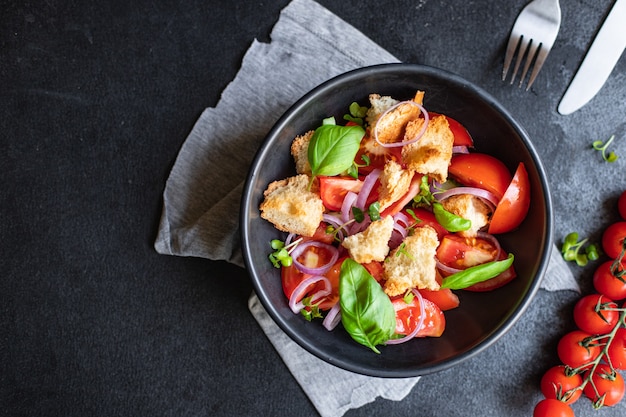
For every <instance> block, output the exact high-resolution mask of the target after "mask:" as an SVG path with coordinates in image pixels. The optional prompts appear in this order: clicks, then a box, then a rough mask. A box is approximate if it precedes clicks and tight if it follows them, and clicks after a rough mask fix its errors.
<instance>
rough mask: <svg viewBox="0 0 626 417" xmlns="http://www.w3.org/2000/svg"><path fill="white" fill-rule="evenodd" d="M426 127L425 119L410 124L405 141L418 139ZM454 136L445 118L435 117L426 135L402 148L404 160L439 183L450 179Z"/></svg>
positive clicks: (409, 165) (411, 167)
mask: <svg viewBox="0 0 626 417" xmlns="http://www.w3.org/2000/svg"><path fill="white" fill-rule="evenodd" d="M423 126H424V119H421V118H420V119H416V120H413V121H411V122H409V124H408V126H407V128H406V136H405V140H411V139H412V138H414V137H416V136H417V134H418V133H419V132H420V130H421V129H422V127H423ZM453 143H454V135H453V134H452V131H451V130H450V126H449V124H448V119H446V118H445V116H435V117H433V118H432V119H430V121H429V122H428V126H427V128H426V131H425V132H424V135H423V136H422V137H421V138H420V139H419V140H418V141H417V142H414V143H411V144H409V145H405V146H404V147H403V148H402V160H403V161H405V162H406V164H407V166H408V167H409V168H410V169H412V170H414V171H416V172H419V173H421V174H426V175H428V176H430V177H431V178H433V179H435V180H436V181H439V182H445V181H446V179H447V178H448V166H449V165H450V160H451V159H452V145H453Z"/></svg>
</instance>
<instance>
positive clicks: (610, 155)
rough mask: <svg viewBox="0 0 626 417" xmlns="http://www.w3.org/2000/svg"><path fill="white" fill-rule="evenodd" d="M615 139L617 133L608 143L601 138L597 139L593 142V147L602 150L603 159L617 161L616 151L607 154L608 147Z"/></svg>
mask: <svg viewBox="0 0 626 417" xmlns="http://www.w3.org/2000/svg"><path fill="white" fill-rule="evenodd" d="M614 139H615V135H612V136H611V137H610V138H609V139H608V140H607V141H606V143H604V142H603V141H601V140H596V141H594V142H593V143H592V147H593V149H595V150H596V151H600V152H602V159H604V160H605V161H606V162H615V161H617V158H618V156H617V155H616V154H615V152H613V151H611V152H609V153H608V154H607V148H608V147H609V145H610V144H611V143H612V142H613V140H614Z"/></svg>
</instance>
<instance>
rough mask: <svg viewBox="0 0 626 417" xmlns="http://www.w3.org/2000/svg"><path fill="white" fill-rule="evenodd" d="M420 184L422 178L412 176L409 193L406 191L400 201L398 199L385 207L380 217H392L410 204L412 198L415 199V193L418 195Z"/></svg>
mask: <svg viewBox="0 0 626 417" xmlns="http://www.w3.org/2000/svg"><path fill="white" fill-rule="evenodd" d="M421 184H422V177H421V176H419V175H413V179H412V180H411V185H409V191H407V193H406V194H405V195H404V197H402V198H401V199H399V200H398V201H396V202H395V203H393V204H392V205H390V206H389V207H387V208H386V209H385V210H383V212H382V213H380V215H381V217H385V216H393V215H394V214H396V213H398V212H399V211H400V210H402V209H403V208H404V207H405V206H406V205H407V204H409V203H410V202H411V200H413V197H415V196H416V195H417V193H419V191H420V185H421ZM409 217H411V216H409Z"/></svg>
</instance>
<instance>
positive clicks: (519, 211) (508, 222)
mask: <svg viewBox="0 0 626 417" xmlns="http://www.w3.org/2000/svg"><path fill="white" fill-rule="evenodd" d="M529 207H530V181H529V180H528V172H526V167H525V166H524V163H523V162H520V163H519V165H518V167H517V170H516V171H515V174H514V175H513V180H511V183H510V184H509V186H508V187H507V189H506V191H505V192H504V196H503V197H502V199H501V200H500V202H499V203H498V206H497V207H496V210H495V211H494V212H493V216H492V217H491V222H490V223H489V230H488V231H489V233H492V234H497V233H506V232H510V231H511V230H513V229H515V228H516V227H518V226H519V225H520V224H521V223H522V221H523V220H524V218H526V214H528V209H529Z"/></svg>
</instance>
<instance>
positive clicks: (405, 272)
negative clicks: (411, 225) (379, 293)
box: [383, 226, 439, 297]
mask: <svg viewBox="0 0 626 417" xmlns="http://www.w3.org/2000/svg"><path fill="white" fill-rule="evenodd" d="M437 246H439V239H438V238H437V232H436V231H435V229H433V228H432V227H430V226H423V227H418V228H416V229H415V230H414V233H413V234H412V235H410V236H408V237H407V238H406V239H404V243H403V244H402V245H400V246H398V247H397V248H396V249H394V250H393V251H392V252H391V254H390V255H389V257H388V258H387V260H386V261H385V263H384V264H383V270H384V277H385V279H386V281H385V285H384V290H385V293H387V295H389V296H390V297H393V296H396V295H401V294H404V293H405V292H406V291H407V290H409V289H411V288H419V289H429V290H438V289H439V283H438V282H437V278H436V272H435V268H436V264H435V253H436V251H437Z"/></svg>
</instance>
